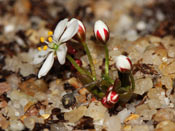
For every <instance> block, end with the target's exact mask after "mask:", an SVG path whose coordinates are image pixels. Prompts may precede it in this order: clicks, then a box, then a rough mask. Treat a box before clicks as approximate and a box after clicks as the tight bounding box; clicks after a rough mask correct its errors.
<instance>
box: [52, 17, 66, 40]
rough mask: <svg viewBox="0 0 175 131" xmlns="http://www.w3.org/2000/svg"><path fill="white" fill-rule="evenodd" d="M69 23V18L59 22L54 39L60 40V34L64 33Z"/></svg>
mask: <svg viewBox="0 0 175 131" xmlns="http://www.w3.org/2000/svg"><path fill="white" fill-rule="evenodd" d="M67 23H68V19H67V18H66V19H64V20H61V21H60V22H59V23H58V24H57V26H56V28H55V30H54V33H53V39H54V40H56V41H58V40H59V38H60V36H61V35H62V34H63V32H64V30H65V28H66V26H67Z"/></svg>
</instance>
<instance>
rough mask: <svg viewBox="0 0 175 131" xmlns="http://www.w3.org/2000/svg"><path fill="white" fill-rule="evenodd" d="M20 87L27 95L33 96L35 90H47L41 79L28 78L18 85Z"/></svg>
mask: <svg viewBox="0 0 175 131" xmlns="http://www.w3.org/2000/svg"><path fill="white" fill-rule="evenodd" d="M20 89H21V90H22V91H23V92H25V93H26V94H28V95H31V96H34V95H35V93H36V92H38V91H41V92H45V91H47V89H48V88H47V84H46V83H45V82H44V81H43V80H35V79H33V78H32V79H29V80H27V81H25V82H23V83H22V84H21V85H20Z"/></svg>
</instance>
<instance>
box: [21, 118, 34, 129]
mask: <svg viewBox="0 0 175 131" xmlns="http://www.w3.org/2000/svg"><path fill="white" fill-rule="evenodd" d="M23 122H24V125H25V126H26V127H27V128H29V129H30V130H32V129H33V128H34V126H35V120H34V119H33V118H32V117H27V118H25V119H24V121H23Z"/></svg>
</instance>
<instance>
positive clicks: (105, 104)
mask: <svg viewBox="0 0 175 131" xmlns="http://www.w3.org/2000/svg"><path fill="white" fill-rule="evenodd" d="M101 103H102V104H103V105H104V106H105V107H107V108H112V107H113V104H108V103H107V98H106V96H104V97H103V98H102V100H101Z"/></svg>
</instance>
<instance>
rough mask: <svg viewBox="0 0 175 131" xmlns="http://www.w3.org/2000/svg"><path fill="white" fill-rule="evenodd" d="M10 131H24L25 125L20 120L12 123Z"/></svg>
mask: <svg viewBox="0 0 175 131" xmlns="http://www.w3.org/2000/svg"><path fill="white" fill-rule="evenodd" d="M10 129H11V130H12V131H19V130H20V131H21V130H23V129H24V125H23V124H22V123H21V122H20V121H19V120H12V121H10Z"/></svg>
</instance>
